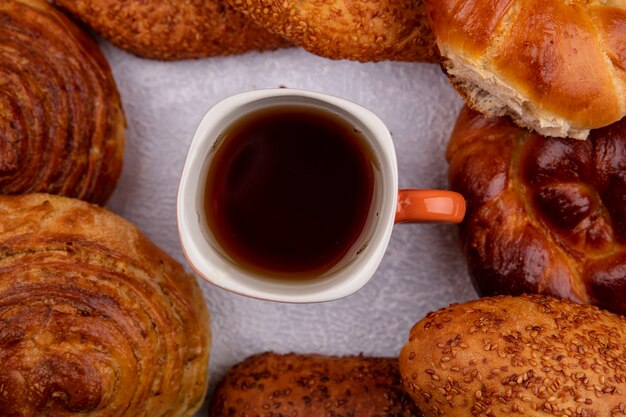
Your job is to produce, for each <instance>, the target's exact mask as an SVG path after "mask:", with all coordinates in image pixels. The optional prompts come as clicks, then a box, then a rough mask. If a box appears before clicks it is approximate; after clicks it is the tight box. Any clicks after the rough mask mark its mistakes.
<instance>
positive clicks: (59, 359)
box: [0, 194, 210, 417]
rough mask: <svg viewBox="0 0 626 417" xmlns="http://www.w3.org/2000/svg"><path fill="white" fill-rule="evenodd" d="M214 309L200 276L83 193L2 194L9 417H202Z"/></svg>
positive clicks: (0, 352) (0, 323) (0, 336)
mask: <svg viewBox="0 0 626 417" xmlns="http://www.w3.org/2000/svg"><path fill="white" fill-rule="evenodd" d="M209 344H210V330H209V316H208V312H207V310H206V307H205V304H204V302H203V298H202V295H201V293H200V290H199V288H198V286H197V283H196V281H195V279H194V277H193V276H191V275H189V274H186V273H185V272H184V270H183V268H182V267H181V266H180V265H179V264H178V263H176V262H175V261H174V260H173V259H171V258H170V257H169V256H168V255H166V254H165V253H163V252H162V251H161V250H160V249H158V248H157V247H156V246H155V245H154V244H152V243H151V242H150V241H149V240H148V239H146V238H145V237H144V236H143V235H142V234H141V233H140V232H139V231H138V230H137V229H136V228H135V227H134V226H132V225H131V224H129V223H128V222H126V221H124V220H123V219H121V218H119V217H117V216H115V215H113V214H111V213H109V212H107V211H106V210H104V209H101V208H99V207H97V206H93V205H89V204H87V203H85V202H81V201H79V200H73V199H68V198H64V197H58V196H51V195H45V194H35V195H26V196H2V197H0V369H1V370H2V371H1V372H0V387H1V388H2V389H0V410H1V411H2V412H1V413H0V414H1V415H2V416H4V417H18V416H19V417H31V416H54V417H66V416H79V415H89V416H91V417H112V416H116V417H141V416H145V417H159V416H163V417H164V416H172V417H174V416H176V417H180V416H191V415H192V414H193V413H194V411H195V410H196V409H197V408H198V407H199V406H200V404H201V403H202V400H203V397H204V393H205V390H206V387H207V366H208V358H209Z"/></svg>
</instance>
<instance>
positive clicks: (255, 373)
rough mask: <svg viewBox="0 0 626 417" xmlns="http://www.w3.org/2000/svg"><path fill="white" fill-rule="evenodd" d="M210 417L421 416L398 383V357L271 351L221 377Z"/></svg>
mask: <svg viewBox="0 0 626 417" xmlns="http://www.w3.org/2000/svg"><path fill="white" fill-rule="evenodd" d="M209 415H210V416H211V417H266V416H269V415H271V416H272V417H292V416H298V417H318V416H334V417H340V416H354V417H418V416H419V417H421V415H422V414H421V413H420V411H419V409H418V408H417V407H416V406H415V404H413V401H412V400H411V399H410V398H409V397H408V395H407V394H406V393H405V392H404V390H403V388H402V385H401V383H400V373H399V370H398V359H397V358H373V357H367V356H344V357H338V356H323V355H315V354H308V355H301V354H295V353H289V354H286V355H280V354H276V353H272V352H266V353H261V354H258V355H254V356H250V357H249V358H247V359H246V360H244V361H243V362H241V363H239V364H237V365H235V366H234V367H233V368H232V369H231V370H230V371H229V372H228V374H226V376H225V377H224V378H223V379H222V381H221V382H220V384H219V386H218V387H217V389H216V390H215V393H214V395H213V398H212V400H211V406H210V412H209Z"/></svg>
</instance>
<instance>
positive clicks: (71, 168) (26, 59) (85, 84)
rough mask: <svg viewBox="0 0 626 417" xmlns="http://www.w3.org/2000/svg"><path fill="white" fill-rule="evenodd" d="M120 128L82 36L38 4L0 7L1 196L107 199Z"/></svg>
mask: <svg viewBox="0 0 626 417" xmlns="http://www.w3.org/2000/svg"><path fill="white" fill-rule="evenodd" d="M125 123H126V122H125V118H124V113H123V110H122V105H121V101H120V96H119V94H118V91H117V88H116V85H115V82H114V80H113V77H112V75H111V71H110V69H109V66H108V64H107V62H106V61H105V58H104V56H103V55H102V54H101V52H100V50H99V49H98V46H97V45H96V43H95V42H94V41H93V40H92V39H91V38H89V36H88V35H87V34H86V33H84V32H82V31H81V30H80V29H79V28H78V27H77V26H76V25H75V24H74V23H72V22H71V21H70V20H68V19H67V18H66V17H65V16H64V15H62V14H61V13H60V12H58V11H57V10H56V9H54V8H53V7H51V6H50V5H48V4H47V3H46V2H45V1H44V0H4V1H2V2H0V193H2V194H21V193H29V192H47V193H53V194H61V195H66V196H71V197H76V198H80V199H84V200H88V201H90V202H94V203H99V204H102V203H104V202H106V200H107V199H108V197H109V196H110V194H111V193H112V192H113V189H114V187H115V185H116V182H117V179H118V177H119V175H120V172H121V168H122V159H123V152H124V129H125Z"/></svg>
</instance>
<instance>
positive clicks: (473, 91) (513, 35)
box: [425, 0, 626, 139]
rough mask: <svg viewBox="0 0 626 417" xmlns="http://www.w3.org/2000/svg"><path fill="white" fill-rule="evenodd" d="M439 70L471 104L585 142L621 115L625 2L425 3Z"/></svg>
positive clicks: (625, 106)
mask: <svg viewBox="0 0 626 417" xmlns="http://www.w3.org/2000/svg"><path fill="white" fill-rule="evenodd" d="M425 1H426V10H427V13H428V16H429V21H430V24H431V27H432V29H433V32H434V33H435V38H436V40H437V45H438V46H439V49H440V51H441V55H442V56H443V57H444V67H445V69H446V71H447V73H448V76H449V77H450V79H451V81H452V82H453V84H454V85H455V87H456V88H457V90H458V91H459V92H460V93H461V94H462V95H463V96H464V97H465V100H466V102H467V103H468V104H469V105H470V106H471V107H472V108H474V109H475V110H478V111H480V112H482V113H484V114H486V115H488V116H502V115H509V116H511V117H513V119H514V120H515V121H516V123H517V124H519V125H520V126H524V127H528V128H530V129H533V130H535V131H537V132H539V133H541V134H543V135H547V136H558V137H565V136H570V137H575V138H579V139H584V138H586V137H587V135H588V133H589V130H590V129H596V128H600V127H604V126H607V125H609V124H611V123H614V122H616V121H618V120H620V119H621V118H622V117H624V116H625V115H626V2H624V1H623V0H586V1H581V0H571V1H566V0H496V1H494V0H425Z"/></svg>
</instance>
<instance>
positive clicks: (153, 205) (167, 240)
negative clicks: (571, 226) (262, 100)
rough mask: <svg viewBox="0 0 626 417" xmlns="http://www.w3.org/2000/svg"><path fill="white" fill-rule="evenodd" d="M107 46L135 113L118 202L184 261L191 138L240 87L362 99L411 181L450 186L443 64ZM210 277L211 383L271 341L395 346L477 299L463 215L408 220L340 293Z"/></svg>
mask: <svg viewBox="0 0 626 417" xmlns="http://www.w3.org/2000/svg"><path fill="white" fill-rule="evenodd" d="M102 47H103V50H104V52H105V54H106V55H107V57H108V58H109V62H110V64H111V67H112V69H113V73H114V76H115V79H116V81H117V83H118V87H119V90H120V92H121V94H122V99H123V102H124V108H125V110H126V116H127V118H128V131H127V145H126V156H125V166H124V172H123V175H122V178H121V180H120V182H119V185H118V188H117V190H116V192H115V194H114V195H113V197H112V199H111V201H110V203H109V207H110V208H111V209H112V210H113V211H115V212H117V213H118V214H121V215H122V216H124V217H126V218H127V219H128V220H130V221H132V222H134V223H135V224H136V225H137V226H139V228H140V229H142V230H143V231H144V232H145V233H146V234H147V235H148V236H149V237H150V238H152V239H153V240H154V241H155V242H156V243H157V244H158V245H159V246H161V247H162V248H163V249H165V250H166V251H168V252H169V253H170V254H171V255H172V256H173V257H174V258H176V259H178V260H179V261H181V262H184V257H183V254H182V250H181V247H180V244H179V242H178V235H177V228H176V207H175V206H176V191H177V186H178V179H179V175H180V173H181V171H182V168H183V163H184V160H185V156H186V152H187V148H188V146H189V143H190V141H191V138H192V135H193V133H194V131H195V128H196V126H197V124H198V123H199V121H200V119H201V118H202V116H203V115H204V113H205V112H206V111H207V110H208V109H209V108H210V107H211V106H212V105H213V104H215V103H216V102H218V101H219V100H221V99H222V98H225V97H227V96H229V95H231V94H235V93H239V92H242V91H248V90H253V89H257V88H270V87H271V88H274V87H279V86H286V87H291V88H302V89H309V90H315V91H320V92H324V93H329V94H333V95H336V96H339V97H343V98H346V99H349V100H352V101H355V102H357V103H359V104H361V105H363V106H365V107H367V108H369V109H371V110H373V111H374V112H375V113H377V114H378V115H379V116H380V117H381V118H382V119H383V121H384V122H385V123H386V124H387V126H388V127H389V129H390V130H391V132H392V135H393V137H394V140H395V145H396V152H397V154H398V163H399V174H400V187H402V188H410V187H412V188H442V187H443V188H446V186H447V180H446V178H447V164H446V161H445V158H444V151H445V147H446V144H447V140H448V136H449V134H450V132H451V130H452V127H453V125H454V122H455V119H456V115H457V113H458V111H459V109H460V106H461V100H460V99H459V98H458V97H457V96H456V93H455V92H454V91H453V90H452V88H451V87H450V86H449V85H448V82H447V80H446V79H445V77H444V76H443V74H442V73H441V71H440V69H439V67H438V66H435V65H428V64H413V63H391V62H386V63H376V64H373V63H370V64H360V63H355V62H347V61H330V60H326V59H322V58H319V57H316V56H313V55H310V54H308V53H306V52H304V51H302V50H299V49H295V48H292V49H285V50H281V51H277V52H273V53H262V54H260V53H250V54H246V55H241V56H236V57H230V58H211V59H203V60H198V61H186V62H175V63H162V62H157V61H148V60H142V59H139V58H136V57H134V56H131V55H128V54H126V53H124V52H122V51H120V50H118V49H116V48H114V47H113V46H111V45H109V44H107V43H102ZM201 287H202V290H203V292H204V295H205V298H206V301H207V303H208V306H209V309H210V311H211V313H212V316H213V320H212V330H213V347H212V355H211V365H210V372H211V389H210V390H209V392H211V391H212V390H213V388H214V387H215V384H216V383H217V381H218V380H219V378H220V377H221V376H222V375H223V374H224V373H225V372H226V371H227V370H228V368H229V367H230V366H232V365H233V364H235V363H237V362H239V361H241V360H243V359H244V358H245V357H246V356H248V355H251V354H253V353H257V352H260V351H265V350H274V351H278V352H289V351H295V352H317V353H326V354H340V355H343V354H358V353H359V352H363V353H365V354H367V355H381V356H395V355H397V354H398V352H399V350H400V348H401V346H402V345H403V344H404V341H405V339H406V337H407V334H408V331H409V329H410V328H411V326H412V325H413V323H415V322H416V321H417V320H418V319H420V318H421V317H423V316H424V315H425V314H426V313H427V312H428V311H430V310H433V309H437V308H440V307H444V306H447V305H448V304H450V303H452V302H462V301H466V300H468V299H471V298H475V297H476V294H475V292H474V290H473V288H472V286H471V283H470V280H469V277H468V275H467V272H466V268H465V262H464V260H463V258H462V254H461V252H460V249H459V242H458V237H457V233H456V227H454V226H451V225H418V224H412V225H408V224H403V225H397V226H396V227H395V229H394V233H393V236H392V238H391V243H390V245H389V248H388V250H387V254H386V256H385V258H384V259H383V262H382V264H381V267H380V269H379V271H378V272H377V273H376V275H375V276H374V277H373V278H372V280H371V281H370V283H369V284H368V285H367V286H366V287H365V288H364V289H362V290H361V291H360V292H358V293H357V294H355V295H353V296H351V297H348V298H346V299H343V300H339V301H334V302H330V303H324V304H315V305H286V304H277V303H270V302H262V301H257V300H251V299H247V298H244V297H241V296H237V295H233V294H230V293H228V292H226V291H223V290H221V289H218V288H215V287H213V286H211V285H209V284H206V283H204V282H202V283H201ZM200 415H202V416H206V404H205V407H204V409H203V411H201V412H200V413H199V414H198V416H200Z"/></svg>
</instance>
